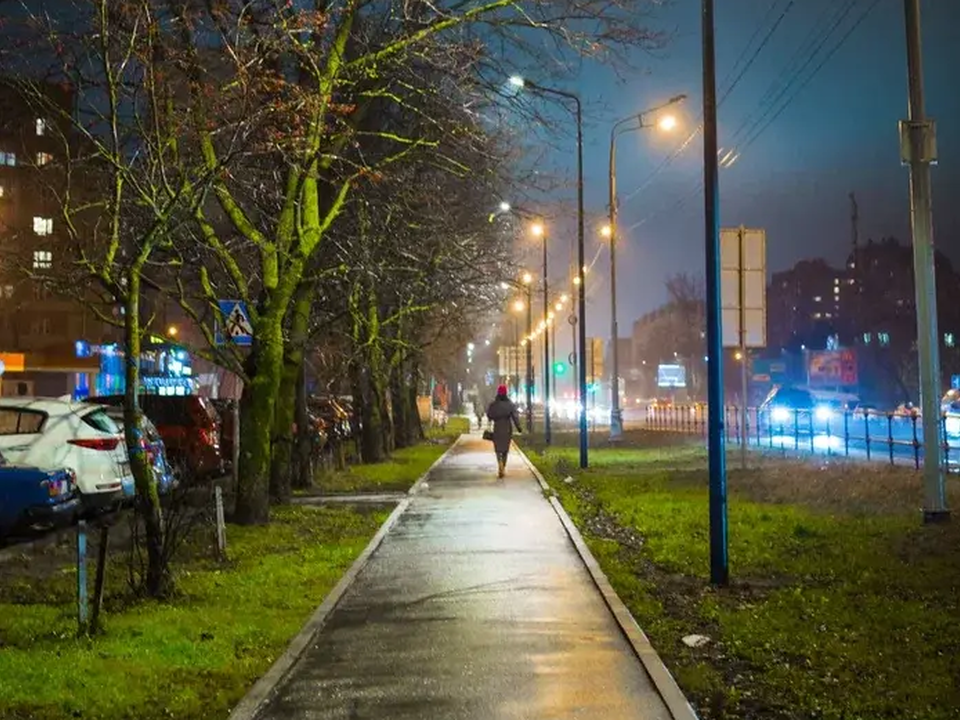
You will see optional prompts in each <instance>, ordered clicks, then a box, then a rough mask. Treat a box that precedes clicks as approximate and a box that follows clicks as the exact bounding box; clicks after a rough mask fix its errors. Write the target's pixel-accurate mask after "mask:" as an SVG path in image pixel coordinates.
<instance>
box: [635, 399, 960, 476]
mask: <svg viewBox="0 0 960 720" xmlns="http://www.w3.org/2000/svg"><path fill="white" fill-rule="evenodd" d="M707 417H708V410H707V407H706V405H703V404H695V405H652V406H649V407H648V408H647V412H646V415H645V417H644V419H643V420H642V421H641V422H642V425H643V427H644V428H646V429H647V430H654V431H661V432H679V433H686V434H698V435H701V436H703V437H704V438H705V437H706V435H707ZM742 422H743V414H742V413H741V409H740V408H739V407H736V406H727V407H726V408H724V432H725V434H726V438H727V441H728V443H733V444H735V445H740V444H741V442H742V436H743V433H742V432H741V424H742ZM939 426H940V432H939V435H940V438H941V441H940V448H941V452H942V453H943V458H944V460H945V462H946V464H947V465H948V466H949V465H950V463H951V459H952V460H953V463H954V464H957V463H960V417H957V416H947V415H943V416H942V417H941V418H940V422H939ZM954 426H956V427H954ZM745 429H746V436H747V444H748V446H753V447H758V448H769V449H779V450H783V451H787V450H790V449H793V450H795V451H798V452H800V451H804V452H811V453H820V454H825V455H835V456H844V457H864V458H865V459H867V460H880V459H883V460H885V461H889V463H890V464H898V463H899V464H905V463H908V462H909V463H910V464H912V465H913V466H914V467H915V468H917V469H919V468H920V467H921V466H922V464H923V423H922V421H921V418H920V417H919V415H916V414H904V413H896V412H879V411H873V410H868V411H862V410H856V411H852V410H827V409H824V408H818V409H815V410H786V409H783V408H772V409H771V408H748V409H747V412H746V425H745ZM948 431H949V432H948Z"/></svg>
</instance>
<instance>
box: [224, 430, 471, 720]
mask: <svg viewBox="0 0 960 720" xmlns="http://www.w3.org/2000/svg"><path fill="white" fill-rule="evenodd" d="M461 440H463V437H462V436H461V437H460V438H458V439H457V440H455V441H454V442H453V443H451V444H450V447H448V448H447V449H446V450H445V451H444V453H443V454H442V455H441V456H440V457H439V458H437V459H436V461H435V462H434V463H433V465H431V466H430V468H429V469H428V470H427V471H426V472H425V473H424V474H423V475H421V476H420V477H419V478H418V479H417V481H416V482H415V483H414V484H413V486H411V488H410V490H409V491H408V493H407V497H406V498H404V499H403V500H401V501H400V503H399V504H398V505H397V507H395V508H394V510H393V512H392V513H390V516H389V517H388V518H387V519H386V520H385V521H384V523H383V525H381V526H380V529H379V530H377V533H376V534H375V535H374V536H373V538H372V539H371V540H370V542H369V543H368V544H367V546H366V547H365V548H364V550H363V552H362V553H360V555H359V556H358V557H357V559H356V560H354V561H353V564H352V565H351V566H350V568H349V569H348V570H347V572H345V573H344V574H343V576H342V577H341V578H340V581H339V582H338V583H337V584H336V585H335V586H334V587H333V589H332V590H331V591H330V592H329V593H327V596H326V597H325V598H324V599H323V602H322V603H320V606H319V607H318V608H317V609H316V610H314V611H313V615H311V616H310V619H309V620H307V622H306V624H305V625H304V626H303V627H302V628H301V629H300V632H298V633H297V634H296V635H295V636H294V637H293V639H292V640H291V641H290V644H289V645H287V649H286V650H284V651H283V653H281V655H280V657H278V658H277V659H276V660H275V661H274V663H273V665H271V666H270V669H269V670H267V672H266V673H264V674H263V675H262V676H261V677H260V679H258V680H257V681H256V682H255V683H254V684H253V687H251V688H250V689H249V690H248V691H247V694H246V695H244V696H243V698H242V699H241V700H240V702H239V703H237V705H236V706H234V708H233V710H232V711H231V713H230V716H229V720H254V718H256V716H257V714H258V713H259V712H260V710H261V709H262V708H263V707H264V706H265V705H266V704H267V703H268V702H269V701H270V699H271V698H272V697H273V695H274V693H275V691H276V690H277V688H278V687H279V686H280V685H281V684H282V683H283V681H284V680H285V679H286V677H287V675H288V674H289V673H290V671H291V670H292V669H293V667H294V665H296V663H297V660H299V659H300V657H301V656H302V655H303V653H304V652H306V650H307V648H309V647H310V643H311V642H312V641H313V639H314V638H315V637H316V635H317V634H318V633H319V632H320V631H321V630H322V629H323V626H324V624H326V621H327V618H328V617H329V616H330V614H331V613H332V612H333V611H334V609H335V608H336V607H337V605H338V604H339V602H340V600H341V599H342V598H343V596H344V595H345V594H346V592H347V590H348V589H349V588H350V586H351V585H352V584H353V582H354V580H356V579H357V576H358V575H359V574H360V573H361V572H362V571H363V569H364V567H366V564H367V562H369V560H370V558H371V557H372V556H373V554H374V553H375V552H376V551H377V548H379V547H380V544H381V543H382V542H383V539H384V538H385V537H386V536H387V533H389V532H390V530H391V529H392V528H393V526H394V525H395V524H396V522H397V520H399V519H400V516H401V515H403V513H404V512H405V511H406V509H407V508H408V507H409V506H410V503H411V502H412V500H413V496H414V495H415V494H416V493H417V491H418V490H419V489H420V486H421V485H422V484H423V483H424V482H426V481H427V479H428V478H429V477H430V473H432V472H433V470H434V469H435V468H436V467H437V466H438V465H440V463H442V462H443V461H444V460H445V459H446V457H447V455H449V454H450V452H451V451H452V450H453V449H454V448H455V447H456V446H457V445H459V444H460V442H461Z"/></svg>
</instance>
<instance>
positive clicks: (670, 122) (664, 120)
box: [657, 114, 678, 132]
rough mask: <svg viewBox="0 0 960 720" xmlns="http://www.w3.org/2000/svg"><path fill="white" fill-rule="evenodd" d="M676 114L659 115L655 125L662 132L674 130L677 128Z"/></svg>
mask: <svg viewBox="0 0 960 720" xmlns="http://www.w3.org/2000/svg"><path fill="white" fill-rule="evenodd" d="M677 124H678V123H677V116H676V115H670V114H667V115H661V116H660V119H659V120H657V127H658V128H660V129H661V130H663V131H664V132H670V131H671V130H676V128H677Z"/></svg>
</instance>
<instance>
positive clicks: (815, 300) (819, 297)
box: [813, 295, 823, 302]
mask: <svg viewBox="0 0 960 720" xmlns="http://www.w3.org/2000/svg"><path fill="white" fill-rule="evenodd" d="M821 300H823V298H822V297H821V296H820V295H817V296H815V297H814V298H813V301H814V302H820V301H821Z"/></svg>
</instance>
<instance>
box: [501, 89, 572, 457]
mask: <svg viewBox="0 0 960 720" xmlns="http://www.w3.org/2000/svg"><path fill="white" fill-rule="evenodd" d="M510 84H511V85H513V86H514V87H516V88H529V89H531V90H533V91H534V92H538V93H541V94H544V95H556V96H557V97H561V98H564V99H566V100H572V101H573V103H574V105H575V107H576V111H575V115H576V120H577V277H578V278H579V279H580V282H579V284H578V295H579V298H578V299H579V301H580V307H579V308H578V310H579V313H580V317H579V318H578V322H577V324H578V325H579V326H580V327H579V330H580V332H579V337H578V343H577V344H578V346H579V348H578V350H579V352H578V354H579V355H580V363H579V366H578V368H577V370H578V374H579V378H578V381H579V382H578V384H579V386H580V393H579V394H580V408H579V409H580V467H581V468H586V467H587V465H588V464H589V457H588V451H587V404H586V397H587V366H586V363H585V362H583V358H585V357H586V352H587V296H586V283H585V282H584V276H583V275H584V273H583V268H584V264H585V263H586V252H585V250H584V239H583V107H582V105H581V103H580V96H579V95H577V94H576V93H572V92H568V91H566V90H558V89H557V88H548V87H543V86H542V85H537V84H536V83H532V82H529V81H527V80H524V79H523V78H522V77H519V76H517V75H514V76H513V77H511V78H510ZM548 422H549V420H548Z"/></svg>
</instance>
